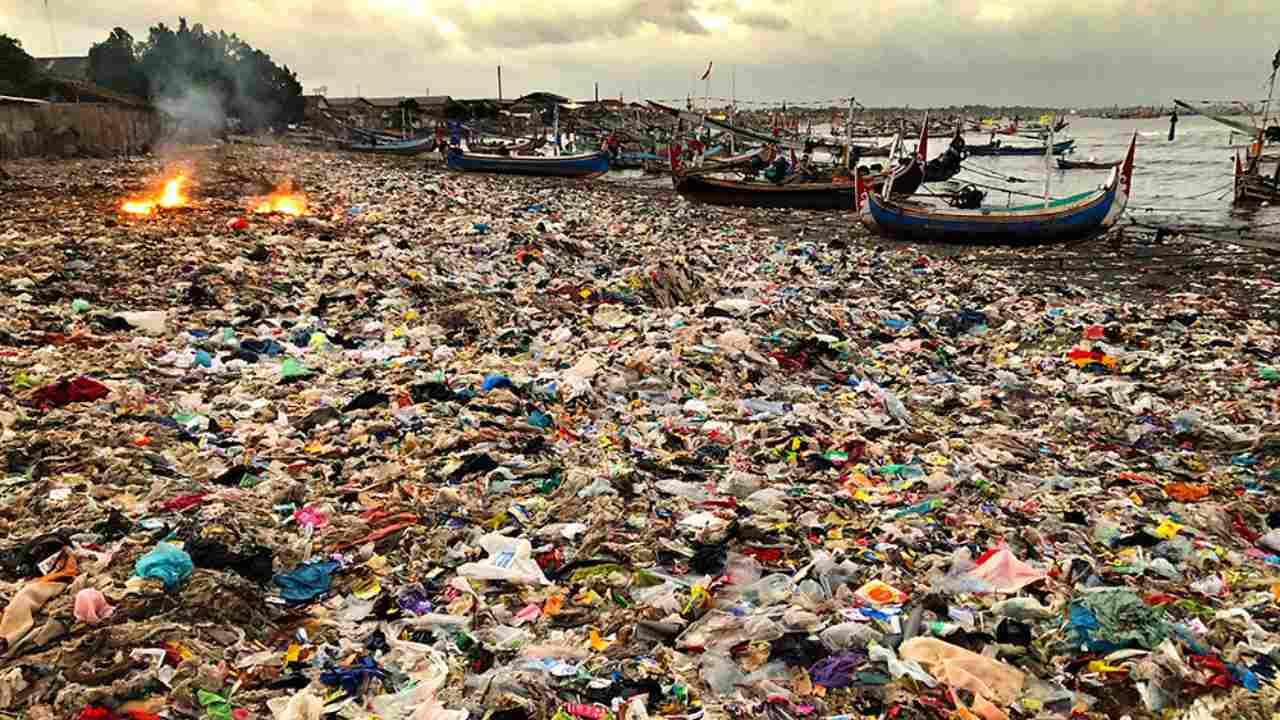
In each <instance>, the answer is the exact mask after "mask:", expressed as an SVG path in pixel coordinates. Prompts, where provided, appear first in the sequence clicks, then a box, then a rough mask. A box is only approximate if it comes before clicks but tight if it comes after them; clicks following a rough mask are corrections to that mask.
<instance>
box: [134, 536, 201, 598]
mask: <svg viewBox="0 0 1280 720" xmlns="http://www.w3.org/2000/svg"><path fill="white" fill-rule="evenodd" d="M192 568H193V566H192V564H191V556H190V555H188V554H186V553H185V552H183V551H181V550H179V549H178V548H176V547H174V546H172V545H170V544H169V543H165V542H162V543H160V544H159V545H156V546H155V549H153V550H152V551H151V552H149V553H147V554H146V555H143V556H142V557H140V558H138V562H137V563H135V564H134V566H133V573H134V574H135V575H137V576H138V577H144V578H159V579H160V580H163V581H164V589H165V590H172V589H173V588H174V587H175V586H177V585H178V583H180V582H182V581H183V580H186V579H187V578H189V577H191V570H192Z"/></svg>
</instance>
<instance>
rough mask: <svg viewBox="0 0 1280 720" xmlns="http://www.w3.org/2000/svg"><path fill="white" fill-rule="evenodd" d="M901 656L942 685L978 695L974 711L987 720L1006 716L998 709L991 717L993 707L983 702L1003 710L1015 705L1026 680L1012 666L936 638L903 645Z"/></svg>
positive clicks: (915, 640)
mask: <svg viewBox="0 0 1280 720" xmlns="http://www.w3.org/2000/svg"><path fill="white" fill-rule="evenodd" d="M899 654H900V655H901V657H902V659H903V660H913V661H915V662H918V663H920V665H921V666H923V667H924V669H925V670H927V671H928V672H929V673H930V674H932V675H933V676H934V677H936V678H937V679H938V680H940V681H941V682H942V683H944V684H946V685H950V686H951V687H957V688H962V689H964V690H968V691H969V692H971V693H973V694H974V695H976V696H977V698H978V700H977V701H975V703H974V710H975V711H976V712H978V713H979V714H980V715H982V716H983V717H987V718H996V717H1003V716H1004V714H1003V713H1001V712H999V710H998V709H997V710H996V714H992V713H991V710H992V709H994V708H990V707H989V706H988V704H986V703H983V702H982V701H983V700H986V701H989V702H990V703H995V704H997V705H999V706H1001V707H1006V706H1008V705H1011V704H1013V703H1014V702H1015V701H1016V700H1017V699H1018V695H1019V693H1020V692H1021V691H1022V683H1023V680H1024V679H1025V676H1024V675H1023V673H1022V671H1021V670H1018V669H1017V668H1015V667H1013V666H1011V665H1006V664H1005V663H1002V662H1000V661H999V660H994V659H992V658H989V657H985V656H982V655H979V654H977V653H975V652H970V651H968V650H965V649H964V648H962V647H957V646H955V645H952V644H951V643H947V642H943V641H942V640H938V639H937V638H926V637H916V638H911V639H910V640H907V641H906V642H904V643H902V647H901V648H900V649H899Z"/></svg>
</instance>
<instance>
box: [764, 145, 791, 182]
mask: <svg viewBox="0 0 1280 720" xmlns="http://www.w3.org/2000/svg"><path fill="white" fill-rule="evenodd" d="M790 174H791V163H789V162H787V159H786V158H785V157H783V155H782V153H778V157H777V159H775V160H774V161H773V164H772V165H770V166H769V167H768V168H767V169H766V170H765V171H764V179H765V180H768V181H769V182H771V183H774V184H775V185H781V184H782V183H783V182H784V181H785V180H786V179H787V176H788V175H790Z"/></svg>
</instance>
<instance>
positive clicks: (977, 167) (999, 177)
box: [962, 164, 1031, 183]
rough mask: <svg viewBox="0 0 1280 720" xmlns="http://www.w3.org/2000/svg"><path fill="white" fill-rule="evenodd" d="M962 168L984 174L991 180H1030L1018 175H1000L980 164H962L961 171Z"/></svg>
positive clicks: (1022, 181) (1018, 181)
mask: <svg viewBox="0 0 1280 720" xmlns="http://www.w3.org/2000/svg"><path fill="white" fill-rule="evenodd" d="M963 170H968V171H971V172H975V173H978V174H979V175H983V176H985V177H989V178H991V179H992V180H1002V181H1004V182H1010V183H1025V182H1031V181H1030V180H1027V179H1026V178H1020V177H1016V176H1013V175H1002V174H1000V173H998V172H994V171H992V170H987V169H985V168H983V167H982V166H980V165H968V164H966V165H964V166H963V168H962V171H963Z"/></svg>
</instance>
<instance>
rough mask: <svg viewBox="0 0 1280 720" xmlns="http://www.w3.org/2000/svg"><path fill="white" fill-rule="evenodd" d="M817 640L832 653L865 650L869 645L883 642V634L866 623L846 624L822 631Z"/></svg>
mask: <svg viewBox="0 0 1280 720" xmlns="http://www.w3.org/2000/svg"><path fill="white" fill-rule="evenodd" d="M818 639H819V640H821V641H822V644H823V645H826V646H827V648H828V649H830V650H832V651H840V650H850V649H853V648H865V647H867V646H868V645H870V644H871V643H879V642H884V633H882V632H880V631H879V630H876V629H875V628H873V627H871V626H870V625H867V624H866V623H859V622H847V623H840V624H839V625H832V626H831V627H829V628H827V629H826V630H823V631H822V632H821V633H820V634H819V635H818Z"/></svg>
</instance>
